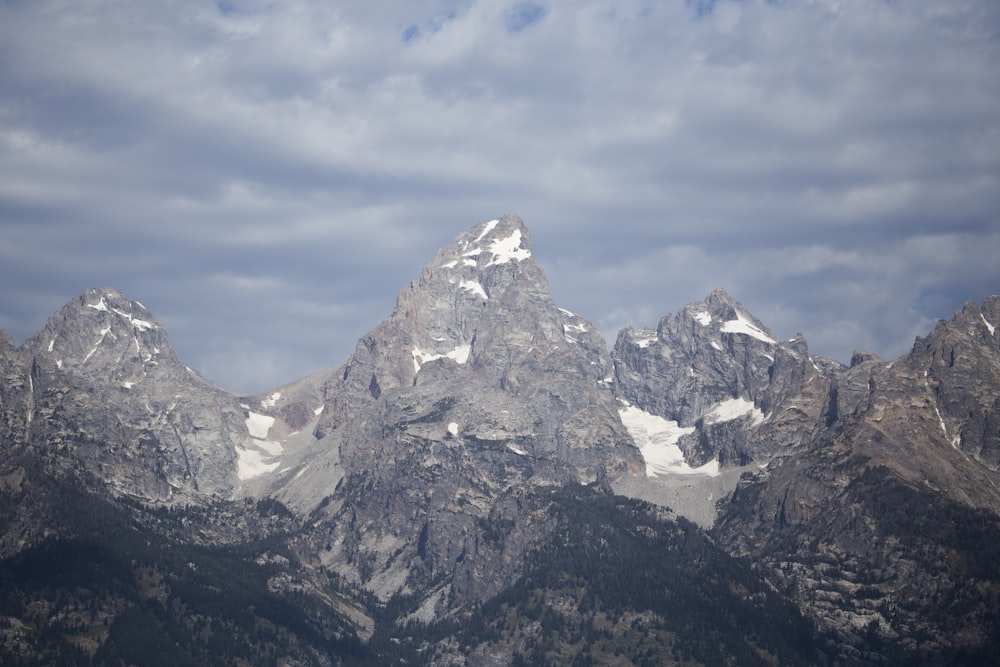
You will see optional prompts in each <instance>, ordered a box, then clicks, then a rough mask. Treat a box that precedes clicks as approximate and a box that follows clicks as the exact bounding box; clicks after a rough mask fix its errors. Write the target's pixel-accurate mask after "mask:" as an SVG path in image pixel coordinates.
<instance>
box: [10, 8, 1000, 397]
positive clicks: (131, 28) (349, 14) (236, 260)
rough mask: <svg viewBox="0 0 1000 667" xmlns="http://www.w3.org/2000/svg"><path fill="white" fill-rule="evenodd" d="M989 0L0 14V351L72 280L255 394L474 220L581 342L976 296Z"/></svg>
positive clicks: (909, 308)
mask: <svg viewBox="0 0 1000 667" xmlns="http://www.w3.org/2000/svg"><path fill="white" fill-rule="evenodd" d="M998 29H1000V5H998V4H997V3H995V2H993V1H992V0H981V1H973V0H953V1H951V2H948V3H899V2H890V1H888V0H884V1H883V0H836V1H835V0H775V1H771V2H765V1H763V0H744V1H742V2H736V1H733V0H714V1H712V0H688V1H687V2H684V1H681V0H678V1H676V2H675V1H670V2H657V3H649V2H629V1H620V2H611V1H608V0H593V1H581V2H574V3H554V2H520V1H493V0H483V1H474V0H462V1H449V0H426V1H420V2H412V1H402V0H400V1H399V2H380V3H375V4H373V3H368V4H367V5H365V4H364V3H328V2H321V1H319V0H315V1H308V0H280V1H277V2H275V1H273V0H268V1H264V0H247V1H245V2H244V1H241V0H230V1H227V2H217V3H209V2H201V1H194V0H178V1H177V2H172V3H136V2H131V1H128V0H79V1H77V2H72V3H64V2H56V1H54V0H53V1H47V0H33V1H31V2H19V1H12V2H6V3H4V4H2V5H0V281H2V284H3V286H4V289H3V290H0V327H2V328H4V329H6V330H7V331H8V332H9V333H11V335H13V336H14V338H15V339H16V340H18V342H20V341H21V340H23V339H24V338H25V337H27V336H28V335H30V334H31V333H33V332H34V331H36V330H37V329H39V328H41V326H42V325H43V324H44V321H45V318H46V317H48V315H50V314H51V313H52V312H54V311H55V310H56V309H57V308H59V307H60V306H61V305H62V304H63V303H65V302H66V301H67V300H69V299H70V298H72V297H73V296H75V295H76V294H79V293H80V292H82V291H84V290H85V289H86V288H88V287H95V286H110V287H116V288H118V289H121V290H123V291H125V292H126V293H127V294H129V295H130V296H131V297H133V298H138V299H140V300H142V301H143V303H145V304H146V305H147V306H148V307H149V308H150V309H151V310H152V311H153V313H154V314H156V316H157V317H158V318H159V319H160V320H161V321H163V322H164V324H165V325H166V326H167V329H168V331H170V333H171V338H172V341H173V343H174V346H175V347H176V348H177V350H178V353H179V354H180V356H181V358H182V359H184V360H185V362H186V363H188V364H189V365H191V366H193V367H196V368H198V369H199V370H201V371H202V372H203V373H204V374H206V375H207V376H208V377H210V378H212V379H214V380H215V381H217V382H218V383H220V384H221V385H223V386H226V387H228V388H232V389H236V390H244V391H261V390H264V389H268V388H271V387H274V386H277V385H279V384H282V383H284V382H288V381H291V380H293V379H296V378H297V377H300V376H301V375H304V374H306V373H308V372H311V371H314V370H318V369H320V368H323V367H326V366H329V365H332V364H334V363H337V362H339V361H341V360H343V359H344V358H345V357H346V356H347V355H348V354H349V353H350V352H351V351H352V350H353V346H354V342H355V341H356V340H357V339H358V338H359V337H360V336H361V335H363V334H364V333H365V331H367V330H368V329H369V328H371V327H372V326H374V325H375V324H376V323H378V322H379V321H380V320H381V319H383V318H384V317H385V316H386V315H387V314H388V313H389V311H390V310H391V308H392V304H393V302H394V299H395V294H396V291H397V290H398V289H399V288H400V287H401V286H402V285H404V284H405V283H406V282H407V281H409V280H410V279H411V278H412V277H413V276H415V275H416V274H417V273H418V272H419V270H420V268H421V266H422V265H423V264H424V263H425V262H426V261H428V260H429V259H430V258H431V257H432V256H433V254H434V252H435V251H436V249H437V248H438V247H441V246H443V245H445V244H447V243H448V242H449V241H450V240H451V239H452V238H453V237H454V236H455V235H456V234H458V233H459V232H460V231H462V230H463V229H465V228H466V227H468V226H470V225H472V224H474V223H476V222H478V221H481V220H484V219H487V218H492V217H495V216H497V215H499V214H501V213H504V212H513V213H518V214H520V215H521V216H522V217H523V218H524V219H525V222H526V223H527V224H528V226H529V227H530V229H531V231H532V235H533V238H534V246H535V256H536V258H538V259H539V260H540V261H541V262H542V264H543V267H544V268H545V269H546V272H547V274H548V276H549V279H550V282H551V283H552V286H553V290H554V292H555V295H556V299H557V301H558V302H559V303H560V304H561V305H564V306H566V307H567V308H570V309H572V310H574V311H577V312H580V313H582V314H584V315H586V316H587V317H589V318H590V319H592V320H594V321H595V323H596V324H598V326H600V327H601V330H602V331H603V332H604V333H605V335H606V336H607V337H609V338H612V339H613V337H614V335H615V333H616V332H617V329H618V328H620V327H621V326H624V325H626V324H631V325H636V326H644V325H654V324H655V323H656V321H657V320H658V319H659V317H661V316H662V315H664V314H666V313H667V312H668V311H674V310H677V309H678V308H679V307H681V306H682V305H684V304H685V303H688V302H690V301H695V300H698V299H700V298H702V297H704V296H705V295H706V294H707V293H708V292H709V291H710V290H711V289H712V288H713V287H716V286H722V287H725V288H726V289H728V290H729V291H730V292H731V293H732V294H733V295H734V296H735V297H736V298H737V299H739V300H740V301H742V302H743V303H744V304H746V305H747V307H748V308H749V309H750V310H751V311H752V312H754V314H756V315H757V316H758V317H760V318H761V319H762V320H763V321H764V322H765V323H767V324H768V325H769V326H770V327H771V328H772V329H774V330H775V332H776V333H777V334H778V335H780V336H786V335H791V334H793V333H796V332H802V333H803V334H805V336H806V338H807V340H809V342H810V347H811V349H812V351H813V352H814V353H818V354H823V355H826V356H832V357H835V358H838V359H840V360H846V359H847V358H849V356H850V353H851V350H852V349H854V348H868V349H872V350H874V351H876V352H878V353H879V354H882V355H883V356H895V355H897V354H900V353H902V352H904V351H905V350H906V349H908V348H909V346H910V345H911V344H912V342H913V337H914V336H916V335H922V334H924V333H926V332H927V331H928V330H929V329H930V328H931V327H932V326H933V322H934V320H935V319H936V318H939V317H948V316H950V315H951V313H952V312H953V311H954V310H956V309H957V308H959V307H960V306H961V304H962V302H964V301H965V300H968V299H975V300H980V301H981V300H982V299H983V298H984V297H985V296H987V295H989V294H991V293H997V292H1000V262H998V261H997V259H996V257H997V256H1000V214H998V211H1000V206H998V204H1000V86H997V85H996V72H997V71H1000V37H998V35H1000V32H998Z"/></svg>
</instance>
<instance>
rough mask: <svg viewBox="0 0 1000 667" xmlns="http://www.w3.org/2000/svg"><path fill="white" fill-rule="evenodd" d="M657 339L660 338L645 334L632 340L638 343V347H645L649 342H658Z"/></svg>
mask: <svg viewBox="0 0 1000 667" xmlns="http://www.w3.org/2000/svg"><path fill="white" fill-rule="evenodd" d="M659 340H660V339H659V338H657V337H656V336H647V337H645V338H637V339H635V340H634V341H632V342H633V343H635V344H636V345H638V346H639V347H641V348H643V349H645V348H647V347H649V345H650V344H651V343H656V342H659Z"/></svg>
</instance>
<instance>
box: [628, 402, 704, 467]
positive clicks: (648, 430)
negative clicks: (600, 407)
mask: <svg viewBox="0 0 1000 667" xmlns="http://www.w3.org/2000/svg"><path fill="white" fill-rule="evenodd" d="M624 402H625V401H623V403H624ZM618 414H619V415H621V419H622V424H624V425H625V428H626V429H627V430H628V432H629V434H630V435H631V436H632V439H633V440H635V444H636V445H637V446H638V447H639V451H640V452H641V453H642V458H643V459H645V460H646V476H647V477H657V476H659V475H667V474H671V473H673V474H680V475H709V476H711V477H714V476H716V475H718V474H719V462H718V461H709V462H708V463H706V464H705V465H703V466H701V467H699V468H692V467H691V466H689V465H688V464H687V462H686V461H685V460H684V452H682V451H681V448H680V447H678V446H677V442H678V441H679V440H680V438H681V436H683V435H687V434H689V433H694V430H695V429H694V427H693V426H689V427H687V428H681V427H680V426H679V425H678V424H677V422H675V421H673V420H672V419H664V418H663V417H657V416H656V415H653V414H650V413H648V412H646V411H645V410H642V409H640V408H637V407H634V406H631V405H626V407H623V408H619V410H618Z"/></svg>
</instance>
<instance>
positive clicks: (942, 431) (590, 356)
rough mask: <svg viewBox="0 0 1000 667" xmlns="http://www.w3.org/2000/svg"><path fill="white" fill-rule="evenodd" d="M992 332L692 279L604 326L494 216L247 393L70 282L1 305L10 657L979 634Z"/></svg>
mask: <svg viewBox="0 0 1000 667" xmlns="http://www.w3.org/2000/svg"><path fill="white" fill-rule="evenodd" d="M997 326H1000V296H993V297H990V298H988V299H987V300H986V301H985V302H984V303H983V304H982V305H981V306H980V305H977V304H975V303H972V302H969V303H967V304H965V305H964V306H963V307H962V309H961V310H959V311H958V312H956V313H955V315H954V317H953V318H951V319H949V320H942V321H939V322H938V324H937V326H936V327H935V328H934V329H933V331H931V332H929V334H928V335H927V336H926V337H925V338H918V339H916V341H915V342H914V345H913V348H912V349H911V351H910V352H909V353H908V354H906V355H903V356H902V357H900V358H898V359H893V360H888V361H886V360H881V359H879V358H877V357H876V356H875V355H873V354H871V353H868V352H865V351H858V352H856V353H855V354H854V356H853V358H852V359H851V362H850V364H849V365H844V364H841V363H839V362H837V361H834V360H831V359H826V358H823V357H819V356H815V355H811V354H810V353H809V349H808V345H807V342H806V341H805V340H804V338H803V337H802V336H801V335H796V336H794V337H792V338H791V339H788V340H780V339H779V338H778V336H776V335H775V334H774V333H773V332H771V331H770V330H769V329H768V328H767V326H766V325H765V324H764V323H762V322H761V321H759V320H758V319H757V318H756V317H754V316H753V315H752V314H751V313H750V312H748V311H747V309H746V308H744V307H743V306H742V305H741V304H739V303H738V302H737V301H735V300H734V299H733V298H732V297H730V296H729V295H728V294H727V293H726V292H725V291H723V290H715V291H713V292H712V293H711V294H709V295H708V296H707V297H706V298H705V299H704V300H702V301H700V302H697V303H693V304H689V305H687V306H684V307H683V308H681V309H680V310H679V311H678V312H677V313H674V314H668V315H666V316H664V317H663V318H662V319H661V320H660V321H659V323H658V324H657V326H656V327H655V328H626V329H624V330H623V331H621V332H620V333H619V334H618V337H617V340H616V341H615V343H614V345H613V346H611V348H610V350H609V347H608V345H607V344H606V342H605V340H604V339H603V338H602V336H601V335H600V333H599V332H598V331H597V329H596V328H595V327H594V326H593V325H592V324H591V323H590V322H589V321H587V320H586V319H585V318H584V317H583V316H581V315H578V314H576V313H572V312H570V311H568V310H565V309H562V308H559V307H558V306H557V305H556V303H555V301H554V299H553V297H552V294H551V292H550V290H549V287H548V283H547V281H546V278H545V276H544V274H543V272H542V270H541V269H540V267H539V266H538V264H537V263H536V262H535V259H534V257H533V255H532V249H531V239H530V234H529V232H528V230H527V228H526V227H525V226H524V224H523V222H522V221H521V220H520V219H519V218H518V217H516V216H511V215H507V216H503V217H500V218H498V219H495V220H490V221H487V222H483V223H479V224H477V225H474V226H473V227H471V228H470V229H468V230H467V231H465V232H463V233H462V234H460V235H459V236H458V237H456V238H455V239H454V240H453V241H452V242H451V243H450V244H449V245H448V246H446V247H444V248H443V249H442V250H441V251H439V252H438V254H437V255H436V256H435V257H434V258H433V259H432V260H431V261H430V262H429V263H428V264H427V265H426V266H425V268H424V269H423V271H422V273H421V275H420V276H418V277H416V278H415V279H414V280H413V281H412V282H411V283H409V284H408V285H406V286H404V287H403V289H402V290H401V291H400V293H399V296H398V298H397V301H396V305H395V308H394V309H393V311H392V313H391V314H390V315H389V317H388V318H387V319H386V320H384V321H383V322H382V323H380V324H379V325H377V326H376V327H375V328H373V329H372V330H371V331H369V332H368V333H367V334H365V335H364V336H362V337H361V338H360V339H359V341H358V344H357V347H356V348H355V350H354V353H353V354H351V355H350V357H349V358H348V359H347V360H345V361H344V362H343V363H341V364H339V365H338V366H335V367H333V368H329V369H325V370H322V371H319V372H317V373H315V374H313V375H310V376H308V377H305V378H302V379H299V380H296V381H293V382H291V383H289V384H287V385H285V386H282V387H279V388H276V389H274V390H273V391H268V392H265V393H262V394H258V395H241V394H233V393H231V392H228V391H225V390H223V389H221V388H219V387H217V386H215V385H214V384H213V383H212V382H211V381H210V380H208V379H206V378H204V377H202V376H201V375H200V374H199V373H198V372H197V371H196V370H194V369H191V368H189V367H187V366H185V365H184V364H183V363H182V362H181V361H180V360H179V359H178V358H177V355H176V354H175V352H174V351H173V350H172V348H171V347H170V343H169V340H168V337H167V333H166V331H165V330H164V328H163V325H162V324H161V323H160V322H158V321H157V320H156V318H155V317H154V316H153V314H152V313H150V312H149V311H148V310H147V309H146V308H145V307H144V306H143V305H142V303H140V302H139V301H135V300H132V299H130V298H129V297H127V296H125V295H123V294H121V293H120V292H118V291H116V290H113V289H91V290H88V291H86V292H84V293H83V294H81V295H80V296H79V297H77V298H75V299H73V300H71V301H70V302H69V303H68V304H67V305H66V306H64V307H63V308H62V309H61V310H60V311H59V312H57V313H56V314H55V315H53V316H52V317H51V318H50V319H49V320H48V322H47V323H46V324H45V327H44V328H43V329H42V330H41V331H39V332H38V333H36V334H35V335H34V336H32V337H31V338H29V339H28V340H27V341H25V342H24V343H23V344H22V345H20V346H19V345H17V344H16V343H15V342H14V341H13V340H12V339H11V337H10V336H9V335H7V334H6V333H5V332H2V331H0V448H2V453H3V456H2V458H0V658H2V659H0V662H2V663H3V664H5V665H6V664H10V665H42V664H79V665H112V664H113V665H155V664H164V665H166V664H169V665H217V664H218V665H246V664H254V665H263V664H274V665H338V664H345V665H353V664H398V663H401V662H407V663H410V664H437V665H508V664H620V665H628V664H636V665H640V664H649V665H664V664H676V665H695V664H705V665H709V664H711V665H715V664H740V665H743V664H763V665H775V664H781V665H785V664H803V665H887V664H918V665H919V664H993V659H994V656H995V655H996V654H997V652H998V650H1000V539H998V538H1000V338H998V336H997V333H996V327H997Z"/></svg>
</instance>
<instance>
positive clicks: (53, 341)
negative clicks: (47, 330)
mask: <svg viewBox="0 0 1000 667" xmlns="http://www.w3.org/2000/svg"><path fill="white" fill-rule="evenodd" d="M55 345H56V339H55V338H53V339H52V340H50V341H49V352H51V351H52V348H53V347H55Z"/></svg>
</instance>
